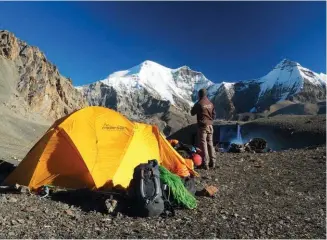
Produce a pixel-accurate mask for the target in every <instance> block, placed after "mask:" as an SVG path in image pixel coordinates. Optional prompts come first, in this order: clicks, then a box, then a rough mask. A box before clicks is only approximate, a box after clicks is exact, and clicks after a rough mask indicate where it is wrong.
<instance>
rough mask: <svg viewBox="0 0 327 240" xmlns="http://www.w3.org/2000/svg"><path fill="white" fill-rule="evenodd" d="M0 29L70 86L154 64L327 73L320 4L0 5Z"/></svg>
mask: <svg viewBox="0 0 327 240" xmlns="http://www.w3.org/2000/svg"><path fill="white" fill-rule="evenodd" d="M0 9H1V14H0V29H6V30H9V31H11V32H13V33H14V34H15V35H16V36H17V37H18V38H20V39H22V40H24V41H27V42H28V43H29V44H31V45H35V46H37V47H39V48H40V49H41V50H42V51H43V52H45V54H46V56H47V58H48V59H49V60H50V61H51V62H53V63H54V64H56V65H57V66H58V68H59V71H60V73H61V74H63V75H64V76H67V77H71V78H72V79H73V83H74V85H81V84H86V83H90V82H94V81H97V80H100V79H103V78H105V77H107V76H108V75H109V74H110V73H112V72H114V71H118V70H125V69H128V68H131V67H133V66H135V65H138V64H139V63H141V62H143V61H144V60H152V61H155V62H158V63H160V64H162V65H164V66H166V67H169V68H177V67H180V66H183V65H187V66H189V67H191V68H192V69H194V70H197V71H201V72H203V73H204V74H205V76H206V77H207V78H209V79H210V80H212V81H214V82H221V81H238V80H245V79H252V78H258V77H261V76H263V75H265V74H267V73H268V72H269V71H270V70H271V68H272V67H273V66H275V65H276V64H277V63H278V62H280V61H281V60H282V59H283V58H288V59H290V60H294V61H297V62H299V63H300V64H301V65H302V66H304V67H307V68H310V69H311V70H313V71H315V72H318V73H320V72H324V73H326V3H325V2H0Z"/></svg>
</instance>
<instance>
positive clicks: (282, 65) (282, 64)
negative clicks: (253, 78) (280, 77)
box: [274, 58, 301, 69]
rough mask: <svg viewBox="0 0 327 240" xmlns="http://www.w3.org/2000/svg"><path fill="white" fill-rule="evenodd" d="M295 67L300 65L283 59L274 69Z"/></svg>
mask: <svg viewBox="0 0 327 240" xmlns="http://www.w3.org/2000/svg"><path fill="white" fill-rule="evenodd" d="M297 66H301V65H300V64H299V63H297V62H294V61H291V60H289V59H286V58H285V59H283V60H282V61H281V62H280V63H278V64H277V65H276V67H275V68H274V69H284V68H293V67H297Z"/></svg>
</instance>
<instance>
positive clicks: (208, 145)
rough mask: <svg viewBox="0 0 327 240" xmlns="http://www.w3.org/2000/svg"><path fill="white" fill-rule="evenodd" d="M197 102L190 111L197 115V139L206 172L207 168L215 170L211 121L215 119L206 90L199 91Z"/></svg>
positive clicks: (213, 108)
mask: <svg viewBox="0 0 327 240" xmlns="http://www.w3.org/2000/svg"><path fill="white" fill-rule="evenodd" d="M198 97H199V100H198V101H197V102H196V103H195V104H194V106H193V108H192V109H191V115H192V116H194V115H197V122H198V138H199V141H200V149H201V151H202V155H203V167H204V169H206V170H208V169H209V166H210V167H211V168H215V165H216V152H215V148H214V146H213V126H212V124H213V120H214V119H215V118H216V111H215V107H214V105H213V104H212V103H211V102H210V100H209V99H208V97H207V91H206V89H204V88H203V89H200V90H199V93H198Z"/></svg>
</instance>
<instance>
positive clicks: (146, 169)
mask: <svg viewBox="0 0 327 240" xmlns="http://www.w3.org/2000/svg"><path fill="white" fill-rule="evenodd" d="M161 187H162V186H161V183H160V171H159V166H158V162H157V161H156V160H150V161H148V163H144V164H140V165H138V166H137V167H136V168H135V169H134V174H133V179H132V181H131V183H130V186H129V189H128V193H129V196H130V197H131V202H132V204H133V206H132V208H133V212H134V213H135V214H136V215H137V216H140V217H153V216H159V215H160V214H161V213H163V212H164V210H165V203H164V200H163V194H162V189H161Z"/></svg>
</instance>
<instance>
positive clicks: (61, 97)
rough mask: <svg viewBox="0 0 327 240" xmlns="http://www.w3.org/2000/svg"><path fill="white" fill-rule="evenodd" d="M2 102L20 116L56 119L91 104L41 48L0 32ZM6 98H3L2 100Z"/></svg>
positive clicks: (6, 32) (7, 33)
mask: <svg viewBox="0 0 327 240" xmlns="http://www.w3.org/2000/svg"><path fill="white" fill-rule="evenodd" d="M0 69H1V70H0V101H1V103H2V104H3V105H5V106H7V107H8V108H10V109H11V110H12V111H17V113H19V114H25V115H28V113H32V114H36V115H40V116H42V117H44V118H45V119H48V120H51V121H53V120H55V119H58V118H60V117H62V116H65V115H66V114H68V113H70V112H72V111H74V110H76V109H79V108H81V107H84V106H86V105H87V102H86V101H85V100H84V98H83V97H82V95H81V94H80V92H78V91H77V90H76V89H75V88H74V87H73V85H72V82H71V80H70V79H68V78H65V77H63V76H61V75H60V73H59V71H58V69H57V67H56V66H55V65H53V64H52V63H50V62H49V61H48V60H47V59H46V57H45V55H44V54H43V53H42V52H41V51H40V50H39V49H38V48H37V47H33V46H29V45H28V44H27V43H26V42H24V41H21V40H19V39H17V38H16V37H15V36H14V34H12V33H10V32H8V31H4V30H2V31H0ZM1 96H2V97H1Z"/></svg>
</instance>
